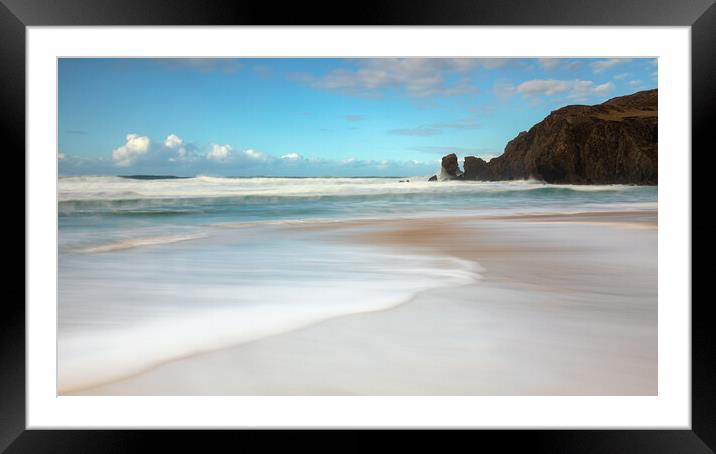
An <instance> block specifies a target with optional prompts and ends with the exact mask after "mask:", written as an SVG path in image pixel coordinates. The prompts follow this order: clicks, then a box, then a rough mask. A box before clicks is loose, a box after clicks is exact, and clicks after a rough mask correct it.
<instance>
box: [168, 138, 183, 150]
mask: <svg viewBox="0 0 716 454" xmlns="http://www.w3.org/2000/svg"><path fill="white" fill-rule="evenodd" d="M183 143H184V141H183V140H181V139H180V138H179V137H177V136H176V135H174V134H169V135H168V136H167V138H166V139H164V146H165V147H167V148H172V149H173V148H178V147H180V146H181V145H182V144H183Z"/></svg>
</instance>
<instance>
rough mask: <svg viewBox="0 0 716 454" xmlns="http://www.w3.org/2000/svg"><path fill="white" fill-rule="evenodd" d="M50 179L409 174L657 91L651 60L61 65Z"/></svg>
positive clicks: (484, 153) (493, 152)
mask: <svg viewBox="0 0 716 454" xmlns="http://www.w3.org/2000/svg"><path fill="white" fill-rule="evenodd" d="M58 79H59V106H58V112H59V119H58V127H59V143H58V155H57V159H58V162H59V173H60V175H127V174H163V175H199V174H204V175H220V176H251V175H262V176H414V175H428V174H432V173H434V172H435V171H436V169H437V168H438V166H439V159H440V157H441V156H442V155H443V154H447V153H450V152H454V153H457V154H458V156H460V157H464V156H468V155H473V156H481V157H483V158H485V159H489V158H491V157H494V156H497V155H499V154H501V153H502V149H503V148H504V146H505V144H506V143H507V141H509V140H510V139H512V138H513V137H514V136H516V135H517V133H519V132H520V131H523V130H526V129H529V128H530V127H531V126H532V125H533V124H534V123H537V122H538V121H540V120H542V119H543V118H544V117H545V116H546V115H547V114H549V112H550V111H552V110H554V109H557V108H559V107H562V106H564V105H567V104H595V103H599V102H603V101H605V100H607V99H609V98H612V97H614V96H621V95H625V94H630V93H633V92H635V91H639V90H644V89H650V88H656V86H657V61H656V59H638V58H629V59H620V58H594V59H574V58H569V59H562V58H539V59H537V58H535V59H523V58H520V59H509V58H501V59H495V58H379V59H368V58H355V59H213V58H206V59H205V58H201V59H174V58H172V59H75V58H73V59H60V62H59V77H58Z"/></svg>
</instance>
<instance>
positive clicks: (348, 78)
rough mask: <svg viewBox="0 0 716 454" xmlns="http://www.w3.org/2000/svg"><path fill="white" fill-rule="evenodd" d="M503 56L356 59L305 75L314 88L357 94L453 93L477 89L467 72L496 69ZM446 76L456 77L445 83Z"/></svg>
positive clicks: (501, 62) (504, 60) (427, 94)
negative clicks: (320, 73)
mask: <svg viewBox="0 0 716 454" xmlns="http://www.w3.org/2000/svg"><path fill="white" fill-rule="evenodd" d="M506 62H508V60H506V59H475V58H473V59H470V58H375V59H358V60H356V61H355V66H354V67H352V68H338V69H335V70H333V71H331V72H329V73H328V74H326V75H324V76H322V77H318V78H316V77H312V76H304V77H303V80H304V81H306V82H308V83H309V84H310V85H312V86H314V87H316V88H322V89H328V90H337V91H342V92H345V93H349V94H354V95H360V96H380V95H381V92H380V91H381V90H382V89H387V88H399V89H402V90H404V91H405V93H406V94H407V95H408V96H411V97H416V98H423V97H429V96H456V95H463V94H467V93H473V92H475V91H477V87H476V86H474V85H473V84H472V83H471V82H470V80H469V79H468V78H467V77H466V74H465V73H466V72H467V71H468V70H470V69H473V68H477V67H480V66H481V67H484V68H495V67H499V66H502V65H504V64H505V63H506ZM448 75H454V76H456V78H457V80H454V79H455V78H452V79H453V81H451V82H448V80H447V79H448V77H447V76H448Z"/></svg>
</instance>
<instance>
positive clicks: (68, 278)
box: [58, 231, 480, 392]
mask: <svg viewBox="0 0 716 454" xmlns="http://www.w3.org/2000/svg"><path fill="white" fill-rule="evenodd" d="M215 232H216V233H215V236H218V238H215V237H214V238H212V239H211V241H209V242H208V243H207V242H202V244H201V245H197V246H196V248H194V249H192V248H191V247H188V248H182V249H181V250H163V251H161V250H159V249H137V250H127V251H123V252H121V254H123V255H122V257H115V256H112V257H110V256H109V255H106V254H105V255H102V254H95V255H92V256H90V255H84V254H83V255H81V256H80V255H77V256H66V257H65V258H64V259H63V260H64V262H63V266H62V267H61V269H60V289H59V290H60V335H59V337H58V345H59V388H60V391H61V392H68V391H72V390H76V389H81V388H85V387H88V386H93V385H97V384H100V383H104V382H107V381H111V380H115V379H119V378H122V377H126V376H128V375H131V374H134V373H137V372H140V371H142V370H144V369H146V368H150V367H152V366H154V365H156V364H159V363H161V362H163V361H167V360H171V359H176V358H179V357H183V356H186V355H192V354H195V353H199V352H203V351H207V350H212V349H218V348H222V347H226V346H229V345H236V344H241V343H244V342H249V341H252V340H256V339H259V338H262V337H266V336H271V335H275V334H279V333H283V332H286V331H290V330H294V329H297V328H300V327H303V326H307V325H310V324H313V323H317V322H320V321H322V320H326V319H329V318H333V317H337V316H342V315H348V314H356V313H362V312H370V311H376V310H384V309H388V308H391V307H393V306H395V305H398V304H400V303H402V302H405V301H407V300H409V299H410V298H411V297H412V296H413V295H415V294H416V293H417V292H420V291H423V290H426V289H429V288H436V287H442V286H456V285H464V284H469V283H472V282H475V281H476V280H477V279H479V278H480V274H479V272H480V267H479V265H478V264H476V263H475V262H469V261H464V260H460V259H456V258H452V257H435V256H431V257H428V256H422V255H415V254H409V253H404V252H402V251H391V250H390V249H378V248H373V247H367V246H365V247H364V246H355V245H352V246H348V245H336V244H330V245H321V244H307V243H303V242H301V241H294V240H293V239H291V240H289V239H286V238H284V239H278V240H277V241H276V242H275V243H265V244H255V242H254V241H252V240H248V241H247V242H246V245H245V246H243V247H241V248H239V249H237V248H236V247H235V245H234V244H233V243H232V242H233V241H235V235H234V234H233V233H232V232H229V231H215ZM90 258H92V259H90Z"/></svg>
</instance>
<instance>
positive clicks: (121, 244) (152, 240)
mask: <svg viewBox="0 0 716 454" xmlns="http://www.w3.org/2000/svg"><path fill="white" fill-rule="evenodd" d="M204 237H205V235H201V234H197V235H165V236H154V237H148V238H133V239H126V240H120V241H113V242H111V243H105V244H98V245H95V246H85V247H82V248H79V249H78V250H79V251H80V252H112V251H121V250H124V249H132V248H136V247H144V246H157V245H160V244H171V243H178V242H180V241H190V240H197V239H199V238H204Z"/></svg>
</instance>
